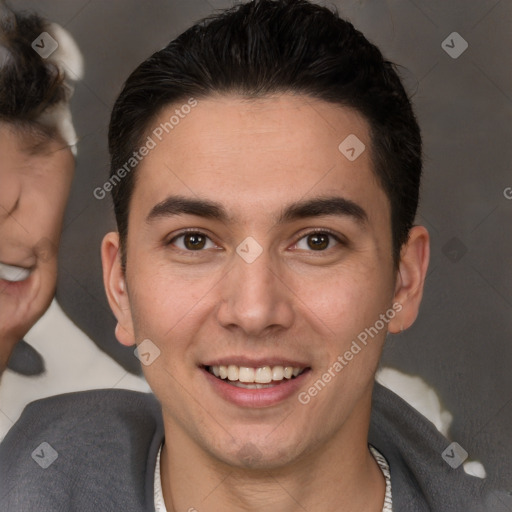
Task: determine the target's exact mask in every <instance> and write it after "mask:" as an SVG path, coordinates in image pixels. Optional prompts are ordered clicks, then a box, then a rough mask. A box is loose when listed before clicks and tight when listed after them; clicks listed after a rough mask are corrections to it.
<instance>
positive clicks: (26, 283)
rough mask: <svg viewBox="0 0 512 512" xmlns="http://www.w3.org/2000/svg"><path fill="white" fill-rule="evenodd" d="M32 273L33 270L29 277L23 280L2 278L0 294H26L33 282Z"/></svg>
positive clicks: (0, 280)
mask: <svg viewBox="0 0 512 512" xmlns="http://www.w3.org/2000/svg"><path fill="white" fill-rule="evenodd" d="M32 275H33V273H32V272H31V273H30V275H29V276H28V277H27V279H24V280H23V281H7V280H6V279H1V278H0V294H2V293H8V294H13V293H16V294H21V295H22V294H24V293H25V292H26V291H27V290H28V289H29V288H30V286H31V284H32Z"/></svg>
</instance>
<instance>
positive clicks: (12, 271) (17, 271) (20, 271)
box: [0, 262, 32, 283]
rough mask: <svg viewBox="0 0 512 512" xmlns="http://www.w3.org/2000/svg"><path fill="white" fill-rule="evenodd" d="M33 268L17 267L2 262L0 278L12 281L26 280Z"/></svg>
mask: <svg viewBox="0 0 512 512" xmlns="http://www.w3.org/2000/svg"><path fill="white" fill-rule="evenodd" d="M31 272H32V269H29V268H25V267H17V266H16V265H8V264H7V263H2V262H0V279H3V280H4V281H9V282H10V283H18V282H20V281H25V280H26V279H28V278H29V277H30V274H31Z"/></svg>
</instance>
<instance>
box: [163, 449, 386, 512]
mask: <svg viewBox="0 0 512 512" xmlns="http://www.w3.org/2000/svg"><path fill="white" fill-rule="evenodd" d="M368 447H369V448H370V452H371V454H372V455H373V457H374V458H375V460H376V461H377V464H378V465H379V467H380V469H381V471H382V474H383V475H384V478H385V479H386V495H385V497H384V506H383V507H382V512H393V500H392V497H391V473H390V471H389V464H388V461H387V460H386V459H385V458H384V456H383V455H382V454H381V453H380V452H379V451H378V450H377V448H375V447H374V446H372V445H371V444H370V445H368ZM161 453H162V445H161V446H160V449H159V450H158V455H157V457H156V466H155V512H167V509H166V508H165V502H164V495H163V492H162V480H161V472H160V454H161Z"/></svg>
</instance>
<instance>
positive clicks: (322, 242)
mask: <svg viewBox="0 0 512 512" xmlns="http://www.w3.org/2000/svg"><path fill="white" fill-rule="evenodd" d="M307 244H308V247H310V248H311V249H313V250H314V251H323V250H324V249H327V247H329V235H327V234H326V233H312V234H311V235H308V236H307Z"/></svg>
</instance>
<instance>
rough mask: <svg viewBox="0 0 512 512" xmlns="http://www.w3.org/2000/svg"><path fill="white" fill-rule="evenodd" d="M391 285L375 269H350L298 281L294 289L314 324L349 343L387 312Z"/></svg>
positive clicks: (341, 269)
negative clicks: (347, 340) (350, 338)
mask: <svg viewBox="0 0 512 512" xmlns="http://www.w3.org/2000/svg"><path fill="white" fill-rule="evenodd" d="M388 281H389V280H387V279H385V276H384V275H383V274H382V272H380V275H379V272H378V271H377V269H374V268H372V267H370V268H361V267H360V268H358V269H356V268H353V266H350V267H349V266H347V267H344V268H339V269H338V270H337V271H330V272H328V273H325V275H323V276H319V275H317V276H316V278H315V279H309V278H308V279H301V280H297V282H296V285H295V286H294V289H295V290H296V291H297V295H298V296H299V297H300V298H301V302H303V304H304V306H305V307H304V309H305V313H306V314H307V315H308V317H309V318H311V319H312V321H313V319H314V318H316V320H315V322H316V323H319V324H320V325H322V324H323V326H324V328H323V330H324V331H325V330H328V332H330V333H331V335H333V334H334V335H335V336H336V339H347V337H353V336H356V335H357V334H358V333H359V332H360V331H361V330H363V329H364V328H365V327H368V326H369V325H373V323H374V322H375V321H376V319H378V317H379V314H381V313H383V312H384V311H386V309H387V308H388V303H387V298H388V296H389V297H391V296H392V290H393V288H392V286H391V285H390V284H389V282H388ZM340 335H341V338H340Z"/></svg>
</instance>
